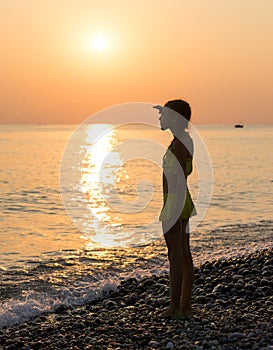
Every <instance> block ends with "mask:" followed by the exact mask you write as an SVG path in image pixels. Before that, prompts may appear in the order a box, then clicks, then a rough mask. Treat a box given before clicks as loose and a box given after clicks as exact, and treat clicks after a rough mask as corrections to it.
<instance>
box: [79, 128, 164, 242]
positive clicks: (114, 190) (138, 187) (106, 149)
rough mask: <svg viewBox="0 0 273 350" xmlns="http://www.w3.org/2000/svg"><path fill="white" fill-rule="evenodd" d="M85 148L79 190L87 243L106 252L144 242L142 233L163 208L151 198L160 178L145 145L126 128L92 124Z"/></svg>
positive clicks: (156, 200)
mask: <svg viewBox="0 0 273 350" xmlns="http://www.w3.org/2000/svg"><path fill="white" fill-rule="evenodd" d="M132 140H133V141H132ZM134 140H135V142H134ZM140 142H141V144H140ZM85 145H86V146H85V155H84V158H83V161H82V165H81V178H80V190H81V192H82V193H83V195H84V199H85V201H86V206H87V209H88V213H89V214H90V215H89V217H87V215H86V217H85V218H84V220H82V225H83V227H84V228H85V230H84V231H85V234H86V239H87V241H88V240H90V239H91V241H95V242H99V243H101V244H103V245H108V246H114V245H128V244H131V243H133V242H136V241H137V242H138V243H140V241H142V239H143V240H144V241H145V239H146V231H147V230H146V229H145V227H146V228H147V227H148V226H149V224H150V223H151V222H154V220H155V218H156V217H157V215H158V210H159V206H160V204H161V198H158V191H156V193H154V185H155V182H157V184H156V186H155V187H156V188H158V187H160V185H159V184H160V182H161V174H160V171H158V170H159V169H157V170H155V171H152V168H153V167H158V165H157V164H153V162H151V161H150V160H151V157H150V158H149V156H151V155H149V151H147V147H148V144H145V142H144V144H143V140H141V141H139V140H138V139H136V135H131V134H130V130H127V129H124V127H117V126H115V127H114V126H113V125H106V124H104V125H98V124H94V125H89V126H88V128H87V130H86V140H85ZM137 148H138V151H136V149H137ZM149 148H150V149H152V147H149ZM134 155H136V156H135V157H134ZM146 158H147V159H146ZM147 162H148V163H149V164H147ZM145 169H149V170H148V171H147V170H145ZM155 174H158V178H155ZM155 203H157V205H155ZM148 206H149V210H147V207H148ZM140 228H141V231H142V233H141V237H142V238H140V237H139V235H140V232H139V229H140ZM143 230H144V231H143ZM137 236H138V238H137ZM87 244H88V243H87Z"/></svg>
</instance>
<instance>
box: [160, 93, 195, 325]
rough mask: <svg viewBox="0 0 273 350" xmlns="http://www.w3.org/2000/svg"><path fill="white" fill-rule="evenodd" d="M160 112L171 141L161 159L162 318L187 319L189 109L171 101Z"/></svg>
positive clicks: (190, 266)
mask: <svg viewBox="0 0 273 350" xmlns="http://www.w3.org/2000/svg"><path fill="white" fill-rule="evenodd" d="M155 108H157V109H158V110H159V113H160V118H159V120H160V126H161V129H162V130H167V129H170V131H171V132H172V134H173V136H174V138H173V140H172V142H171V144H170V145H169V147H168V149H167V152H166V153H165V155H164V157H163V197H164V206H163V209H162V211H161V214H160V217H159V220H160V221H162V228H163V233H164V237H165V241H166V244H167V248H168V258H169V263H170V296H171V300H170V307H169V308H168V309H167V310H166V311H164V312H163V313H162V314H161V316H162V317H168V316H171V317H174V318H177V317H180V316H191V315H192V307H191V295H192V285H193V263H192V256H191V251H190V244H189V218H190V217H191V216H193V215H195V214H196V211H195V207H194V204H193V201H192V199H191V196H190V193H189V190H188V187H187V177H188V175H190V174H191V172H192V157H193V142H192V139H191V137H190V136H189V134H188V133H187V131H186V129H187V127H188V122H189V120H190V118H191V108H190V106H189V104H188V103H187V102H186V101H183V100H172V101H169V102H167V103H166V104H165V106H164V107H161V106H155Z"/></svg>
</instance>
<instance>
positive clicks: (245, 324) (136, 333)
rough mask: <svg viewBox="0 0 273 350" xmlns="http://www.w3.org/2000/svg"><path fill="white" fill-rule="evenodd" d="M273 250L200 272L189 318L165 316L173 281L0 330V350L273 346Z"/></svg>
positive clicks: (135, 287)
mask: <svg viewBox="0 0 273 350" xmlns="http://www.w3.org/2000/svg"><path fill="white" fill-rule="evenodd" d="M272 291H273V250H272V249H270V250H264V251H259V252H256V253H254V254H251V255H249V256H246V257H238V258H233V259H230V260H218V261H215V262H207V263H205V264H203V265H202V266H201V267H200V268H198V269H195V283H194V290H193V310H194V315H193V317H191V318H186V319H180V320H172V319H161V318H159V317H158V315H159V314H160V313H161V312H162V310H163V309H164V308H165V307H167V306H168V302H169V287H168V276H165V275H164V276H155V277H152V278H146V279H143V280H141V281H137V280H136V279H133V278H131V279H129V280H126V281H123V282H122V283H121V285H120V286H119V287H118V288H117V290H112V291H109V293H108V295H106V296H105V297H104V298H101V299H97V300H93V301H92V302H89V303H88V304H86V305H83V306H78V307H74V308H67V307H66V306H61V307H59V308H58V309H57V310H56V311H55V313H52V314H45V315H42V316H40V317H38V318H35V319H33V320H31V321H29V322H27V323H24V324H21V325H18V326H13V327H9V328H4V329H2V330H0V349H3V350H4V349H5V350H20V349H22V350H23V349H24V350H30V349H31V350H32V349H34V350H35V349H43V350H46V349H70V350H77V349H92V350H95V349H98V350H104V349H116V350H118V349H195V350H202V349H211V350H217V349H226V350H235V349H257V350H260V349H268V350H269V349H273V292H272Z"/></svg>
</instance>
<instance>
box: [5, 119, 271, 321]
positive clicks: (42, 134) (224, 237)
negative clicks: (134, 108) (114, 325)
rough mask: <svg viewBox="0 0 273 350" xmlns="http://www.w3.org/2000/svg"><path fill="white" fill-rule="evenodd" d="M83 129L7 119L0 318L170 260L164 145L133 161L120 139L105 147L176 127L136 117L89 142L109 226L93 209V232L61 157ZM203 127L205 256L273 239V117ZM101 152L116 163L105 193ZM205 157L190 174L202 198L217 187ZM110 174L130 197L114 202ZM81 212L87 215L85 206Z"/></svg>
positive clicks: (160, 138) (100, 209)
mask: <svg viewBox="0 0 273 350" xmlns="http://www.w3.org/2000/svg"><path fill="white" fill-rule="evenodd" d="M100 127H101V126H91V128H93V129H94V128H99V129H100ZM75 129H76V125H2V126H0V163H1V167H0V188H1V202H0V208H1V217H0V228H1V240H0V275H1V276H0V277H1V282H0V300H1V305H0V327H3V326H8V325H12V324H14V323H20V322H22V321H24V320H27V319H29V318H30V317H33V316H36V315H39V314H40V313H42V312H47V311H53V310H54V309H56V308H57V307H58V306H60V305H77V304H82V303H84V302H86V301H88V300H91V299H93V298H95V297H96V296H98V295H102V294H106V293H107V291H108V290H109V289H115V288H116V286H117V285H118V284H119V282H120V281H121V280H122V279H126V278H129V277H132V276H134V277H136V278H142V277H145V276H148V275H150V274H160V273H163V272H167V270H168V263H167V259H166V248H165V244H164V238H163V236H162V233H161V227H160V223H159V222H158V220H157V217H158V214H159V212H160V209H161V205H162V195H161V191H162V187H161V176H162V174H161V169H160V166H159V165H158V164H157V163H156V162H155V161H154V159H153V157H158V154H154V155H153V152H152V150H154V153H157V152H155V151H156V150H157V147H155V146H153V145H152V147H150V146H149V152H146V151H145V152H146V153H145V154H147V157H146V159H145V157H137V155H138V154H139V150H138V152H136V157H135V159H134V158H132V159H130V160H128V161H127V162H126V163H122V161H121V158H120V157H119V148H116V151H115V152H114V153H113V156H112V157H107V154H105V150H106V151H107V147H108V146H111V145H118V144H121V143H122V142H125V141H126V140H132V139H134V138H136V135H137V138H138V139H141V140H142V146H141V144H138V147H137V148H141V147H143V148H145V147H147V144H146V143H145V142H147V140H149V141H150V142H151V140H152V142H153V143H154V145H158V144H159V145H162V149H165V148H166V147H167V146H168V144H169V143H170V141H171V135H170V134H168V133H166V132H162V131H161V130H159V129H155V128H149V127H147V126H145V127H144V126H143V125H137V124H135V125H130V126H129V127H127V128H121V129H118V130H117V129H115V128H113V129H111V130H113V132H112V133H111V134H110V135H108V137H107V138H106V139H105V140H104V141H103V142H106V144H105V143H104V145H103V147H99V148H98V150H97V151H96V152H93V154H92V151H91V154H89V153H88V151H87V150H86V157H85V161H84V162H83V170H82V177H81V186H80V189H81V191H82V192H83V193H84V195H85V197H86V198H87V199H88V200H87V201H89V203H90V207H91V209H92V210H93V211H94V210H96V214H97V215H98V217H101V218H102V219H101V221H102V222H103V223H104V225H103V230H102V229H101V228H100V226H98V225H97V223H95V222H94V223H93V222H92V216H91V215H90V218H91V219H90V218H88V220H89V221H90V224H89V226H88V227H90V226H91V229H90V230H91V234H90V232H89V234H86V232H83V231H82V230H81V226H79V225H77V221H75V220H74V219H73V218H70V216H69V211H68V212H67V211H66V210H65V205H64V203H63V201H62V196H61V187H62V186H61V185H62V184H60V176H59V175H60V167H61V165H62V161H63V153H64V150H65V147H66V145H67V142H68V141H69V140H71V136H72V135H73V133H74V132H75ZM99 129H98V130H99ZM197 130H198V133H199V135H200V137H201V138H202V140H203V141H204V145H205V148H206V152H207V153H208V154H209V156H210V160H211V168H212V174H213V178H212V184H213V192H212V196H211V199H210V200H209V202H208V203H205V204H206V205H207V206H208V210H207V212H206V215H205V216H204V217H203V218H202V220H201V221H200V222H199V223H198V224H194V220H195V218H193V219H191V221H192V227H193V230H192V233H191V246H192V251H193V259H194V263H195V265H199V264H201V263H203V262H204V261H206V260H211V259H219V258H220V259H221V258H222V259H223V258H228V257H231V256H236V255H238V254H247V253H249V252H251V251H254V250H256V249H263V248H267V247H272V245H273V242H272V227H273V217H272V207H273V175H272V174H273V171H272V170H273V166H272V155H271V151H272V149H273V137H272V136H273V127H272V126H246V127H245V128H243V129H235V128H233V127H232V126H197ZM140 151H141V150H140ZM103 152H104V153H103ZM109 152H110V151H109ZM106 153H107V152H106ZM94 154H95V156H96V157H95V158H94ZM161 156H162V155H161V154H160V157H161ZM101 159H105V164H106V165H105V169H106V170H105V171H106V172H105V173H104V177H103V179H104V180H103V181H104V182H105V183H106V184H107V186H104V190H105V193H104V196H102V190H101V189H99V187H96V186H98V183H96V181H94V177H92V176H94V169H95V166H96V164H97V162H98V161H99V160H101ZM197 163H198V162H197V161H195V162H194V171H193V174H192V175H191V176H190V177H189V187H190V191H191V193H192V196H193V199H194V200H195V202H196V201H197V199H198V195H199V193H200V191H201V192H202V191H206V190H207V188H206V183H205V185H204V183H203V185H202V188H201V189H200V188H199V182H198V176H199V177H200V171H199V168H198V164H197ZM90 179H91V180H90ZM107 179H108V180H109V179H110V180H111V179H112V180H113V179H115V184H116V188H117V189H118V194H119V197H120V198H121V205H118V204H119V203H116V202H114V201H112V202H111V200H110V198H109V191H110V190H109V188H110V187H109V186H110V185H109V182H107V181H108V180H107ZM110 180H109V181H110ZM143 180H145V181H146V182H148V183H149V186H146V185H145V183H144V185H145V186H144V185H143V182H142V181H143ZM88 181H89V182H88ZM101 181H102V178H100V180H99V181H98V182H101ZM110 182H111V181H110ZM111 185H113V184H111ZM107 191H108V192H107ZM110 192H111V191H110ZM91 197H92V198H91ZM107 198H108V200H105V199H107ZM91 199H92V200H91ZM201 200H202V198H201ZM109 203H110V204H113V203H114V205H110V204H109ZM203 204H204V203H203ZM115 205H116V207H115ZM201 205H202V203H201ZM113 208H114V209H113ZM197 209H198V208H197ZM117 212H118V213H117ZM199 212H200V210H199ZM79 218H80V220H81V221H83V218H82V217H81V215H80V214H79ZM92 225H93V226H92ZM92 232H93V234H92ZM118 235H120V236H118ZM117 237H119V240H117V239H116V238H117ZM128 237H129V238H130V239H131V240H129V243H131V244H130V245H128ZM122 238H124V239H122ZM125 238H126V239H125ZM123 241H124V244H118V243H120V242H121V243H123Z"/></svg>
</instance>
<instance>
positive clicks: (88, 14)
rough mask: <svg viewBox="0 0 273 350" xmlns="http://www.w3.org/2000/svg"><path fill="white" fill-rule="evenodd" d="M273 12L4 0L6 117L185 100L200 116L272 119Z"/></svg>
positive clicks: (217, 0) (0, 18)
mask: <svg viewBox="0 0 273 350" xmlns="http://www.w3.org/2000/svg"><path fill="white" fill-rule="evenodd" d="M272 18H273V1H272V0H193V1H186V0H171V1H167V0H166V1H165V0H164V1H163V0H150V1H146V0H138V1H130V0H129V1H125V0H116V1H112V0H108V1H103V0H69V1H64V0H46V1H42V0H1V2H0V29H1V30H0V43H1V65H0V79H1V86H0V101H1V104H0V122H1V123H80V122H82V121H83V120H84V119H86V118H87V117H88V116H90V115H92V114H93V113H95V112H97V111H99V110H101V109H102V108H106V107H110V106H112V105H115V104H119V103H127V102H136V101H138V102H152V103H153V102H156V103H164V102H165V101H167V100H168V99H173V98H185V99H187V100H188V101H189V102H190V104H191V105H192V108H193V121H194V122H195V123H196V124H209V123H214V124H230V123H234V122H238V121H243V122H244V123H246V124H272V122H273V63H272V62H273V44H272V43H273V20H272ZM96 34H101V35H104V36H105V38H106V39H107V41H108V45H107V47H106V48H105V50H102V51H96V50H95V49H94V48H93V47H92V38H94V36H95V35H96Z"/></svg>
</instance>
